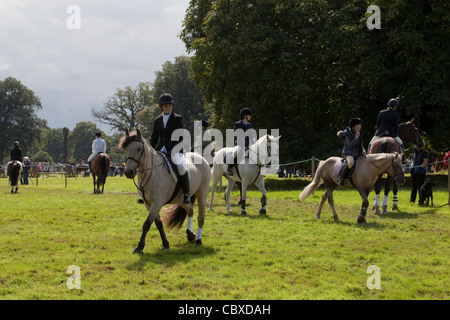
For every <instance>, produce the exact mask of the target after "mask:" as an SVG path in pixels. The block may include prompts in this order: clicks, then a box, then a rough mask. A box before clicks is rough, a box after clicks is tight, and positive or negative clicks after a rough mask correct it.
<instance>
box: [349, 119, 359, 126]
mask: <svg viewBox="0 0 450 320" xmlns="http://www.w3.org/2000/svg"><path fill="white" fill-rule="evenodd" d="M361 123H362V120H361V119H360V118H352V119H350V121H349V122H348V125H349V126H350V128H353V127H354V126H356V125H357V124H361Z"/></svg>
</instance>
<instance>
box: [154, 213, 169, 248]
mask: <svg viewBox="0 0 450 320" xmlns="http://www.w3.org/2000/svg"><path fill="white" fill-rule="evenodd" d="M155 225H156V228H158V231H159V235H160V236H161V240H162V245H163V249H169V248H170V246H169V241H167V238H166V233H165V232H164V226H163V223H162V221H161V217H160V216H159V215H158V216H157V217H156V219H155Z"/></svg>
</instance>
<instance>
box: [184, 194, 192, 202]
mask: <svg viewBox="0 0 450 320" xmlns="http://www.w3.org/2000/svg"><path fill="white" fill-rule="evenodd" d="M183 203H191V196H190V195H189V193H185V194H184V199H183Z"/></svg>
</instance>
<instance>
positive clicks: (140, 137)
mask: <svg viewBox="0 0 450 320" xmlns="http://www.w3.org/2000/svg"><path fill="white" fill-rule="evenodd" d="M136 136H137V138H138V139H139V140H142V134H141V131H140V130H139V129H136Z"/></svg>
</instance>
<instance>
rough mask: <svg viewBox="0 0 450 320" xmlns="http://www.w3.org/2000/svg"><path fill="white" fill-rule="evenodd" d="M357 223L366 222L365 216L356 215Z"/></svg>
mask: <svg viewBox="0 0 450 320" xmlns="http://www.w3.org/2000/svg"><path fill="white" fill-rule="evenodd" d="M358 223H367V221H366V217H363V216H359V217H358Z"/></svg>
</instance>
